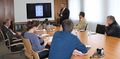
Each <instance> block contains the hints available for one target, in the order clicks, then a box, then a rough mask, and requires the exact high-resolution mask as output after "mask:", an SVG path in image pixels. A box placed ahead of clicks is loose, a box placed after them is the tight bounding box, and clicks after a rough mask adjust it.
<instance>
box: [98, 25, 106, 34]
mask: <svg viewBox="0 0 120 59" xmlns="http://www.w3.org/2000/svg"><path fill="white" fill-rule="evenodd" d="M96 33H100V34H105V25H100V24H97V28H96Z"/></svg>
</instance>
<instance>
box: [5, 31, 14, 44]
mask: <svg viewBox="0 0 120 59" xmlns="http://www.w3.org/2000/svg"><path fill="white" fill-rule="evenodd" d="M6 36H7V38H8V41H9V44H11V43H12V41H13V40H12V38H13V35H11V33H10V32H9V31H8V32H7V33H6Z"/></svg>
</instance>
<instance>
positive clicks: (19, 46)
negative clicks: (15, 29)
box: [2, 31, 24, 59]
mask: <svg viewBox="0 0 120 59" xmlns="http://www.w3.org/2000/svg"><path fill="white" fill-rule="evenodd" d="M6 35H7V38H8V39H7V40H8V46H7V47H8V50H9V52H10V53H9V54H5V55H2V59H3V58H6V55H11V54H12V55H13V54H20V56H19V57H16V58H14V57H7V58H10V59H17V58H20V57H21V55H22V54H21V52H23V48H24V46H23V42H18V43H12V40H11V39H12V37H11V35H10V33H9V31H8V32H7V33H6ZM4 43H5V42H4Z"/></svg>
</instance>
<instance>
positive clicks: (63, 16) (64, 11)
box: [58, 3, 70, 24]
mask: <svg viewBox="0 0 120 59" xmlns="http://www.w3.org/2000/svg"><path fill="white" fill-rule="evenodd" d="M61 8H62V9H61V10H60V13H58V15H59V17H60V24H62V22H63V21H64V20H65V19H69V14H70V11H69V9H68V8H66V4H65V3H62V4H61Z"/></svg>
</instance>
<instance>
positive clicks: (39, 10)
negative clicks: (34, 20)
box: [35, 5, 43, 17]
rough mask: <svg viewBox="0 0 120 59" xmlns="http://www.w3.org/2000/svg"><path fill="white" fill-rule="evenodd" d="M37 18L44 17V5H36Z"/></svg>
mask: <svg viewBox="0 0 120 59" xmlns="http://www.w3.org/2000/svg"><path fill="white" fill-rule="evenodd" d="M35 8H36V17H43V5H36V6H35Z"/></svg>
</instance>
